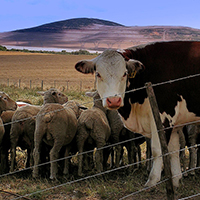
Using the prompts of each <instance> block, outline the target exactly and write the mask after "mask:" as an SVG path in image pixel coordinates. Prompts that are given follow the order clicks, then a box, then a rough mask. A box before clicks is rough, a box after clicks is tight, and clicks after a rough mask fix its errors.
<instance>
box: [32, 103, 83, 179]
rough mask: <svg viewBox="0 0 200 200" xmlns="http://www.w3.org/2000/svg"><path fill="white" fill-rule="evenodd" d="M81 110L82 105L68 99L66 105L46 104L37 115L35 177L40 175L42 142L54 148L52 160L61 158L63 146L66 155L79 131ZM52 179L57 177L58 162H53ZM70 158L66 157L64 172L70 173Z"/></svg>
mask: <svg viewBox="0 0 200 200" xmlns="http://www.w3.org/2000/svg"><path fill="white" fill-rule="evenodd" d="M80 112H81V109H80V105H79V104H78V103H77V102H75V101H68V102H67V103H66V104H64V105H59V104H46V105H44V107H43V108H42V109H41V110H40V112H39V113H38V114H37V117H36V129H35V133H34V142H35V148H34V154H33V157H34V168H33V177H35V178H36V177H37V176H38V173H39V171H38V164H39V162H40V149H41V142H42V141H44V142H45V143H46V144H47V145H50V146H51V147H52V148H51V150H50V161H54V160H56V159H58V158H59V152H60V150H61V148H62V147H64V148H65V155H64V156H65V157H67V156H68V154H69V149H70V148H71V146H70V143H71V141H72V140H73V138H74V136H75V134H76V131H77V118H78V117H79V115H80ZM50 165H51V168H50V179H56V178H57V172H58V167H57V162H51V164H50ZM68 170H69V168H68V159H65V163H64V170H63V173H64V174H68V173H69V171H68Z"/></svg>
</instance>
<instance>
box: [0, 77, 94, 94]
mask: <svg viewBox="0 0 200 200" xmlns="http://www.w3.org/2000/svg"><path fill="white" fill-rule="evenodd" d="M0 85H5V86H8V87H10V86H15V87H19V88H30V89H33V88H40V89H41V90H45V89H48V88H51V87H53V88H57V89H59V90H60V91H80V92H82V91H86V90H92V89H95V83H94V81H92V80H84V81H83V80H60V79H59V80H53V79H52V80H49V79H48V80H40V79H32V80H28V79H13V78H4V77H0Z"/></svg>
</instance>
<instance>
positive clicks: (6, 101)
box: [0, 92, 17, 174]
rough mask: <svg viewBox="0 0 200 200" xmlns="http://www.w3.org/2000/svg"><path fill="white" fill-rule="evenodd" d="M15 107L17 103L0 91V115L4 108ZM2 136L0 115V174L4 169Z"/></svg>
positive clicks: (3, 131)
mask: <svg viewBox="0 0 200 200" xmlns="http://www.w3.org/2000/svg"><path fill="white" fill-rule="evenodd" d="M16 109H17V104H16V102H15V101H13V100H12V99H10V97H9V96H8V95H7V94H6V93H4V92H0V115H2V112H3V111H6V110H16ZM4 138H5V129H4V125H3V121H2V118H1V117H0V158H1V161H0V162H1V163H0V166H1V167H0V174H2V173H4V169H5V162H4V161H5V159H6V158H5V156H6V155H5V154H4V146H5V144H4Z"/></svg>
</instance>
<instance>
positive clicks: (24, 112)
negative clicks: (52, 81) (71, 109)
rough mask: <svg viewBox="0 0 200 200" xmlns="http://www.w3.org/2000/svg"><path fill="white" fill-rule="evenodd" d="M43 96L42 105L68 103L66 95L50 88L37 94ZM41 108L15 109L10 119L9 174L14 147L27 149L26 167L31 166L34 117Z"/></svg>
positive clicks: (31, 106) (12, 168)
mask: <svg viewBox="0 0 200 200" xmlns="http://www.w3.org/2000/svg"><path fill="white" fill-rule="evenodd" d="M38 94H40V95H42V96H43V99H44V102H43V105H45V104H47V103H59V104H64V103H66V102H67V101H68V98H67V96H66V95H64V94H63V93H61V92H60V91H58V90H56V89H54V88H51V89H49V90H47V91H45V92H38ZM41 108H42V106H37V105H27V106H22V107H20V108H18V109H17V111H16V112H15V113H14V115H13V118H12V122H13V123H12V125H11V131H10V143H11V168H10V170H11V172H12V171H14V165H15V157H16V146H20V147H21V148H22V149H27V161H26V167H29V166H30V165H33V156H32V153H33V148H34V131H35V116H36V115H37V113H38V112H39V111H40V110H41Z"/></svg>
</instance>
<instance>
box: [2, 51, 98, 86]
mask: <svg viewBox="0 0 200 200" xmlns="http://www.w3.org/2000/svg"><path fill="white" fill-rule="evenodd" d="M94 57H95V56H94V55H57V54H39V53H23V52H7V51H0V69H1V71H0V84H6V85H7V84H8V80H9V85H16V86H17V85H19V80H20V83H21V86H23V87H29V85H30V80H31V81H32V85H33V87H34V86H37V87H40V86H41V81H43V82H44V87H45V88H47V87H53V86H54V85H55V83H56V82H57V84H58V83H62V85H66V82H67V81H68V82H70V83H74V86H75V85H77V86H78V85H79V84H80V81H82V83H83V88H84V87H85V88H86V87H87V88H92V87H94V76H93V75H90V74H89V75H84V74H81V73H77V71H76V70H75V69H74V65H75V64H76V62H77V61H78V60H81V59H92V58H94ZM84 82H85V83H87V84H85V86H84ZM36 83H37V84H36ZM88 83H89V84H88ZM59 85H61V84H59ZM70 86H72V84H71V85H70Z"/></svg>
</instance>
